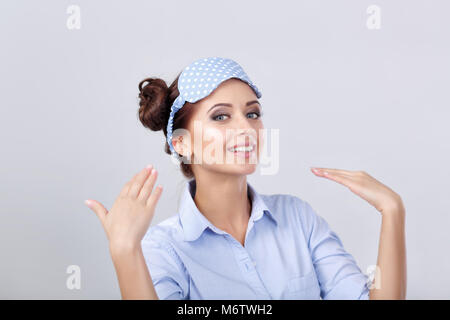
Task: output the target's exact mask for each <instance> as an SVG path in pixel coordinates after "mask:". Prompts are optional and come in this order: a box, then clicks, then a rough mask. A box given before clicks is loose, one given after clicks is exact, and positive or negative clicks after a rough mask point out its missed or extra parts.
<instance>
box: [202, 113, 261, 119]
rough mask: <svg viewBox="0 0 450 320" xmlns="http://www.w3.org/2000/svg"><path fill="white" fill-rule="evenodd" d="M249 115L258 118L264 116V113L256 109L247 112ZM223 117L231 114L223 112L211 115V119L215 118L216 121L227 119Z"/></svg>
mask: <svg viewBox="0 0 450 320" xmlns="http://www.w3.org/2000/svg"><path fill="white" fill-rule="evenodd" d="M248 115H253V116H251V117H250V119H258V118H260V117H261V116H262V113H260V112H258V111H255V112H249V113H247V116H248ZM223 117H229V116H228V115H227V114H224V113H222V114H218V115H216V116H213V117H211V119H213V120H214V121H223V120H225V118H223Z"/></svg>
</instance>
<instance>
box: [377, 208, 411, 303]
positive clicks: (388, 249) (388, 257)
mask: <svg viewBox="0 0 450 320" xmlns="http://www.w3.org/2000/svg"><path fill="white" fill-rule="evenodd" d="M399 204H401V202H400V203H399ZM378 268H379V269H378ZM377 272H379V274H378V275H376V276H375V280H376V281H379V282H380V283H376V282H375V283H374V284H373V288H372V289H371V290H370V293H369V297H370V300H380V299H406V245H405V209H404V207H403V205H402V204H401V205H399V206H398V207H397V208H392V209H390V210H386V211H385V212H383V213H382V220H381V232H380V243H379V247H378V260H377Z"/></svg>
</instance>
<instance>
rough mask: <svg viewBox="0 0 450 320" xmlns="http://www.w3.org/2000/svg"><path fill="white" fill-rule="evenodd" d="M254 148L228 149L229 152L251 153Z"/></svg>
mask: <svg viewBox="0 0 450 320" xmlns="http://www.w3.org/2000/svg"><path fill="white" fill-rule="evenodd" d="M253 149H254V146H248V147H237V148H231V149H229V150H230V151H231V152H251V151H253Z"/></svg>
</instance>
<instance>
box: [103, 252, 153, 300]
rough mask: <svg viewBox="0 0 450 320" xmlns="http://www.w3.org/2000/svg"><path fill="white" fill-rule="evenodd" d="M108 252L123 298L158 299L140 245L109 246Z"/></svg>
mask: <svg viewBox="0 0 450 320" xmlns="http://www.w3.org/2000/svg"><path fill="white" fill-rule="evenodd" d="M110 253H111V257H112V260H113V263H114V267H115V269H116V274H117V279H118V281H119V286H120V292H121V294H122V299H123V300H127V299H132V300H138V299H148V300H158V295H157V294H156V291H155V287H154V286H153V282H152V279H151V276H150V273H149V271H148V268H147V265H146V263H145V259H144V255H143V253H142V248H141V246H138V247H129V248H120V247H114V246H110Z"/></svg>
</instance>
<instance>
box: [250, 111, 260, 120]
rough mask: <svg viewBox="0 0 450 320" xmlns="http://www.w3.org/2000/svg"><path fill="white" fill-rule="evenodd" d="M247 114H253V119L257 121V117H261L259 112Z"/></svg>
mask: <svg viewBox="0 0 450 320" xmlns="http://www.w3.org/2000/svg"><path fill="white" fill-rule="evenodd" d="M248 114H255V115H256V117H254V118H253V119H258V118H259V117H261V114H260V113H259V112H250V113H248Z"/></svg>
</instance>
